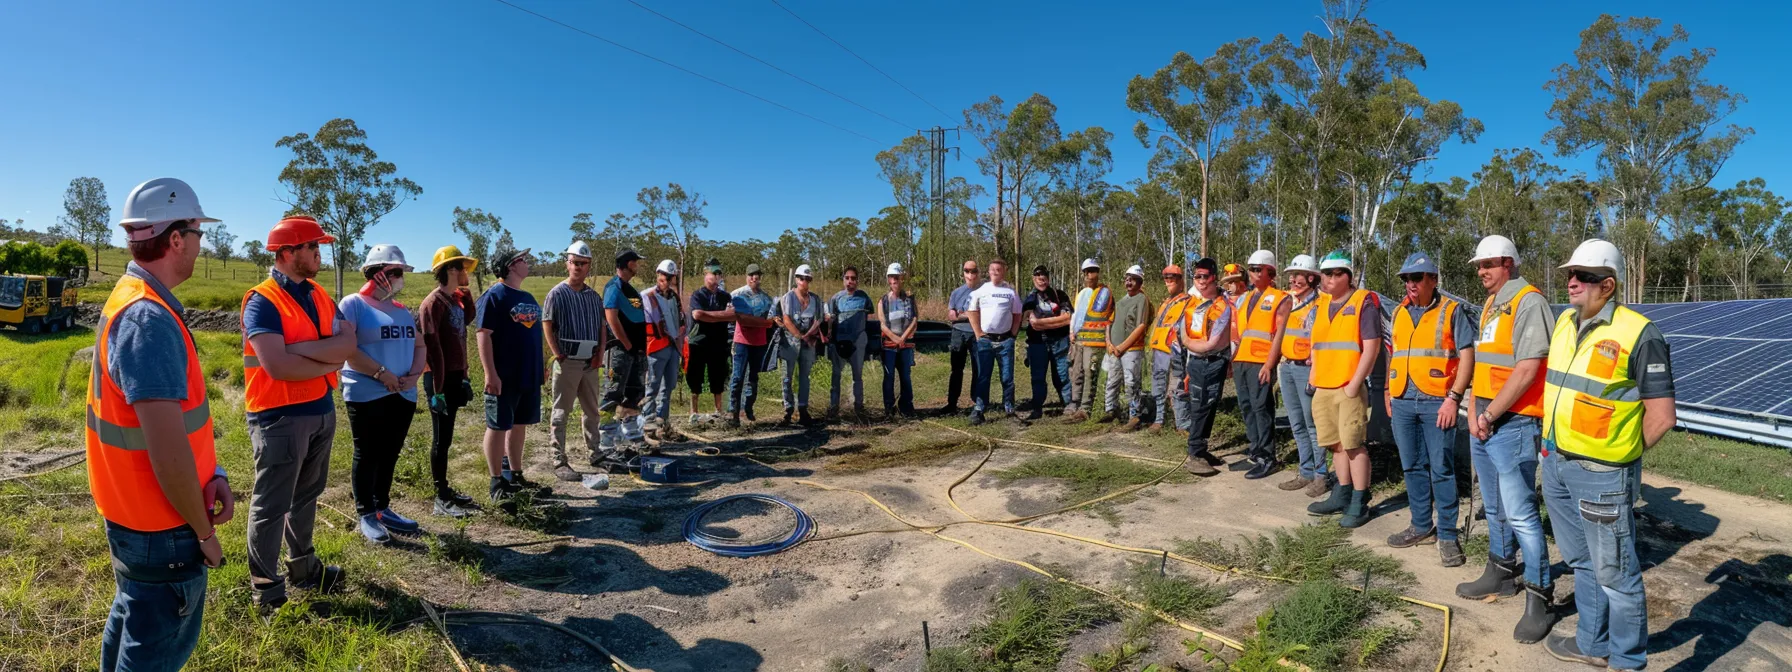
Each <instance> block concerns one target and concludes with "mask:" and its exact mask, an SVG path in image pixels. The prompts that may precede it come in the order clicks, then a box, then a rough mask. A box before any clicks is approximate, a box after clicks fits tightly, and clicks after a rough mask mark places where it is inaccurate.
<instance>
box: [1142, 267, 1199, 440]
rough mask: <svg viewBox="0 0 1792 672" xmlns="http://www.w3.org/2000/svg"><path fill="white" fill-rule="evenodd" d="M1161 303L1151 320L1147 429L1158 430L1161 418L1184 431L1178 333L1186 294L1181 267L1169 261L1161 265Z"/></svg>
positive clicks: (1185, 414)
mask: <svg viewBox="0 0 1792 672" xmlns="http://www.w3.org/2000/svg"><path fill="white" fill-rule="evenodd" d="M1163 277H1164V303H1163V305H1161V306H1158V307H1157V318H1156V319H1153V320H1152V321H1151V338H1150V340H1149V344H1150V346H1151V396H1150V397H1147V399H1148V403H1147V408H1146V413H1148V414H1150V415H1151V430H1152V431H1162V430H1163V428H1164V419H1165V418H1170V419H1172V421H1173V422H1174V424H1172V425H1171V426H1172V427H1175V428H1176V429H1179V430H1182V431H1185V432H1186V431H1188V412H1187V410H1186V409H1185V408H1184V407H1183V401H1184V400H1185V399H1187V398H1188V393H1187V392H1186V391H1185V390H1184V389H1183V385H1182V383H1183V378H1184V377H1185V375H1186V374H1185V365H1186V364H1187V362H1186V361H1184V359H1185V358H1184V357H1183V355H1182V339H1181V338H1179V337H1178V336H1179V334H1178V332H1180V331H1181V329H1182V313H1183V311H1184V310H1186V309H1187V308H1188V305H1189V303H1188V302H1189V299H1190V296H1189V294H1188V292H1185V291H1183V288H1182V267H1181V266H1177V265H1175V264H1170V265H1169V266H1165V267H1164V273H1163Z"/></svg>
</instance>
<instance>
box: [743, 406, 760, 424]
mask: <svg viewBox="0 0 1792 672" xmlns="http://www.w3.org/2000/svg"><path fill="white" fill-rule="evenodd" d="M746 411H747V422H759V418H756V417H754V416H753V407H752V406H748V407H747V408H746Z"/></svg>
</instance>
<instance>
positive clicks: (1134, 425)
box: [1120, 417, 1139, 432]
mask: <svg viewBox="0 0 1792 672" xmlns="http://www.w3.org/2000/svg"><path fill="white" fill-rule="evenodd" d="M1120 431H1122V432H1136V431H1139V419H1138V418H1136V417H1135V418H1133V419H1131V420H1127V421H1126V424H1125V425H1121V426H1120Z"/></svg>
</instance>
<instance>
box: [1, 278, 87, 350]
mask: <svg viewBox="0 0 1792 672" xmlns="http://www.w3.org/2000/svg"><path fill="white" fill-rule="evenodd" d="M83 270H85V269H83ZM83 275H84V274H83ZM84 280H85V278H83V277H78V276H77V277H60V276H44V275H0V326H5V325H11V326H13V327H15V328H17V329H18V330H19V331H23V332H25V333H27V334H37V333H43V332H46V331H47V332H50V333H52V334H53V333H56V332H59V331H62V330H64V329H73V328H75V307H76V306H77V305H79V304H80V302H81V291H80V287H81V285H83V284H86V283H85V282H84Z"/></svg>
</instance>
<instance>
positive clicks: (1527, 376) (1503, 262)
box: [1456, 235, 1555, 644]
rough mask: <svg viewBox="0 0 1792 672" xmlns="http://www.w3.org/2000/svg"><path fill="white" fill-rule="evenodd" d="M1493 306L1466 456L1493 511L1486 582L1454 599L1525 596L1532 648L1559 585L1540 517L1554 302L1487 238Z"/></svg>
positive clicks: (1523, 632)
mask: <svg viewBox="0 0 1792 672" xmlns="http://www.w3.org/2000/svg"><path fill="white" fill-rule="evenodd" d="M1469 263H1471V264H1474V265H1475V267H1476V274H1477V275H1478V276H1479V277H1480V279H1481V286H1482V287H1484V288H1486V289H1487V303H1486V304H1485V305H1483V306H1482V308H1481V332H1480V334H1479V336H1478V337H1477V338H1476V339H1475V374H1474V391H1475V393H1474V395H1473V396H1471V397H1469V400H1468V402H1469V406H1468V432H1469V437H1470V438H1469V457H1470V459H1471V460H1473V462H1474V468H1475V475H1476V476H1477V477H1479V478H1480V479H1481V500H1482V501H1483V502H1484V506H1485V509H1486V512H1487V543H1488V549H1487V567H1486V568H1485V569H1484V570H1483V571H1482V573H1481V577H1480V578H1478V579H1476V580H1474V581H1470V582H1468V583H1463V584H1460V585H1457V586H1456V595H1457V596H1459V597H1462V598H1463V599H1469V600H1479V599H1484V598H1486V597H1488V596H1490V595H1497V596H1500V597H1511V596H1512V595H1515V594H1517V593H1518V592H1519V589H1520V585H1519V584H1520V583H1521V582H1522V584H1523V589H1524V592H1525V613H1524V617H1523V618H1521V619H1520V620H1519V622H1518V626H1517V627H1516V628H1514V629H1513V631H1512V637H1513V639H1515V640H1517V641H1519V642H1523V643H1525V644H1532V643H1536V642H1537V641H1540V640H1542V639H1543V637H1544V636H1546V635H1548V634H1549V629H1550V627H1552V626H1554V625H1555V616H1554V614H1552V613H1551V612H1550V610H1549V603H1550V599H1551V598H1552V597H1553V596H1554V592H1555V590H1554V582H1553V579H1552V577H1551V576H1550V570H1549V564H1550V563H1549V547H1548V546H1547V545H1545V541H1544V538H1543V521H1542V518H1541V517H1540V516H1539V515H1538V512H1537V511H1538V508H1537V466H1538V461H1539V456H1540V453H1541V451H1542V447H1543V434H1542V425H1541V422H1542V419H1543V378H1544V376H1543V366H1544V359H1545V358H1547V357H1548V356H1549V337H1550V326H1551V325H1552V324H1553V323H1554V319H1553V317H1552V314H1551V311H1550V308H1549V301H1547V300H1545V299H1544V298H1543V293H1542V292H1539V291H1537V288H1536V287H1533V286H1531V283H1529V282H1526V281H1525V280H1524V278H1522V277H1519V276H1518V273H1517V267H1518V247H1517V246H1516V245H1513V244H1512V241H1511V240H1509V239H1507V238H1506V237H1505V236H1498V235H1494V236H1488V237H1486V238H1483V239H1481V242H1480V244H1479V245H1477V246H1476V247H1475V256H1474V258H1473V259H1470V260H1469Z"/></svg>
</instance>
